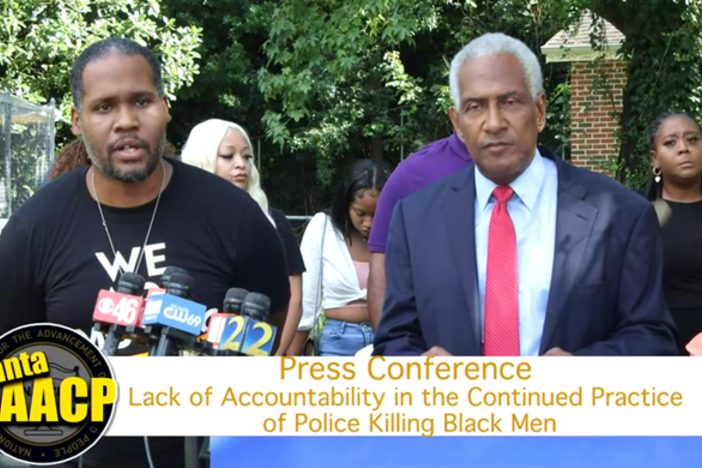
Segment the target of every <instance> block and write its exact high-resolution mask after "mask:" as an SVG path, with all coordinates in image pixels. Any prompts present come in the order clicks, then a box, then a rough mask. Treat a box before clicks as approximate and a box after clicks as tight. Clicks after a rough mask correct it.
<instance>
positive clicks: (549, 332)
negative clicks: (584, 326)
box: [541, 158, 597, 354]
mask: <svg viewBox="0 0 702 468" xmlns="http://www.w3.org/2000/svg"><path fill="white" fill-rule="evenodd" d="M554 160H555V162H556V166H557V168H558V201H557V203H558V206H557V209H556V242H555V251H554V257H553V272H552V276H551V288H550V293H549V299H548V306H547V307H546V319H545V322H544V331H543V336H542V339H541V354H543V353H544V352H546V351H548V349H550V348H551V347H553V346H552V344H551V342H552V340H553V338H554V335H555V331H556V329H557V326H558V321H559V319H560V316H561V313H562V312H563V307H564V306H565V302H566V300H567V299H568V296H569V295H570V292H571V290H572V289H573V285H574V284H575V281H576V279H577V276H578V273H579V271H580V267H581V264H582V260H583V256H584V254H585V249H586V247H587V241H588V238H589V237H590V233H591V231H592V226H593V224H594V222H595V216H596V215H597V209H596V208H595V207H593V206H592V205H589V204H587V203H585V202H584V201H583V199H584V198H585V196H586V195H587V190H586V188H585V187H584V186H583V185H582V184H579V183H578V182H577V181H576V180H575V179H574V177H573V175H574V174H573V173H574V169H573V168H572V167H570V166H569V165H568V164H567V163H564V162H562V161H560V160H559V159H558V158H555V159H554Z"/></svg>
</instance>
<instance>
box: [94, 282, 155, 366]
mask: <svg viewBox="0 0 702 468" xmlns="http://www.w3.org/2000/svg"><path fill="white" fill-rule="evenodd" d="M145 283H146V280H144V277H143V276H141V275H139V274H137V273H131V272H126V273H124V274H122V276H120V278H119V280H118V281H117V291H115V292H112V291H107V290H105V289H101V290H100V292H99V293H98V297H97V301H96V302H95V309H93V321H94V322H95V326H94V329H95V330H97V331H105V332H106V334H105V344H104V345H103V349H102V352H103V354H105V356H114V354H115V352H117V345H118V344H119V342H120V340H121V337H122V335H123V334H124V332H125V327H128V326H131V325H136V324H137V323H138V322H139V318H140V316H141V312H142V310H143V308H144V299H142V298H141V294H142V292H143V290H144V284H145Z"/></svg>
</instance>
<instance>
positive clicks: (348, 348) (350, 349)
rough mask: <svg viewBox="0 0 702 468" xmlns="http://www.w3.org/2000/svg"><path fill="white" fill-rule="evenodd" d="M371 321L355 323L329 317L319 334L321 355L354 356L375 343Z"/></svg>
mask: <svg viewBox="0 0 702 468" xmlns="http://www.w3.org/2000/svg"><path fill="white" fill-rule="evenodd" d="M374 338H375V334H374V333H373V328H372V327H371V324H370V322H363V323H353V322H342V321H339V320H330V319H327V321H326V323H325V324H324V329H323V330H322V333H321V334H320V335H319V355H320V356H353V355H354V354H356V353H357V352H358V351H360V350H361V349H363V348H365V347H366V346H368V345H371V344H373V339H374Z"/></svg>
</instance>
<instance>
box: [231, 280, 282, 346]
mask: <svg viewBox="0 0 702 468" xmlns="http://www.w3.org/2000/svg"><path fill="white" fill-rule="evenodd" d="M230 291H231V289H230ZM270 307H271V300H270V299H269V298H268V297H267V296H265V295H264V294H260V293H255V292H250V293H248V294H247V295H246V296H245V297H244V300H243V302H242V304H241V313H240V314H239V315H237V316H233V317H231V318H228V319H227V323H226V325H225V327H224V330H223V331H222V335H221V337H222V340H221V341H220V343H221V345H220V349H222V350H228V351H234V352H237V353H239V354H243V355H246V356H270V354H271V352H272V351H273V343H274V339H275V335H276V332H277V331H278V329H277V328H276V327H274V326H272V325H270V324H268V323H266V322H265V320H268V316H269V315H270Z"/></svg>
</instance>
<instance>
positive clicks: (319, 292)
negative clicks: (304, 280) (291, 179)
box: [310, 214, 329, 340]
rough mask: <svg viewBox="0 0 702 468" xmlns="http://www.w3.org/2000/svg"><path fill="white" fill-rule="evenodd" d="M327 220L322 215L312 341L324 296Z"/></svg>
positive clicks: (325, 216) (314, 337)
mask: <svg viewBox="0 0 702 468" xmlns="http://www.w3.org/2000/svg"><path fill="white" fill-rule="evenodd" d="M328 220H329V216H327V215H326V214H325V215H324V227H323V228H322V245H321V246H320V247H321V250H320V254H319V280H318V281H317V297H316V299H315V307H314V321H313V322H312V330H311V331H310V335H311V337H312V339H313V340H314V339H316V338H317V336H316V335H317V325H318V321H319V310H320V305H321V304H320V302H322V301H323V299H324V295H323V291H322V281H323V278H324V239H325V237H326V236H327V221H328Z"/></svg>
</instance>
